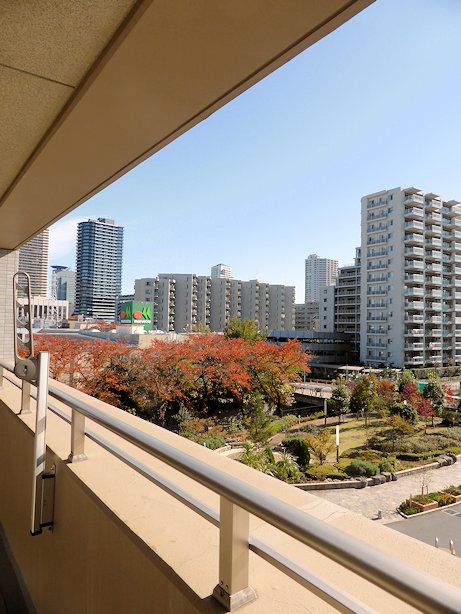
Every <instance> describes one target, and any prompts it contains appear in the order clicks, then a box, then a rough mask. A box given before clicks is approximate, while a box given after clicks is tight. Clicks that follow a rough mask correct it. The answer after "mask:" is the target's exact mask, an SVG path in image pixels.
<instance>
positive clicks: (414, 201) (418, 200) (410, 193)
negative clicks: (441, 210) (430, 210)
mask: <svg viewBox="0 0 461 614" xmlns="http://www.w3.org/2000/svg"><path fill="white" fill-rule="evenodd" d="M403 203H404V205H405V207H413V206H417V207H422V206H423V205H424V196H423V194H422V192H421V190H417V189H416V188H410V189H408V190H405V196H404V198H403Z"/></svg>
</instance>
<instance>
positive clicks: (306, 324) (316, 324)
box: [295, 301, 320, 330]
mask: <svg viewBox="0 0 461 614" xmlns="http://www.w3.org/2000/svg"><path fill="white" fill-rule="evenodd" d="M319 310H320V306H319V302H318V301H309V302H308V303H297V304H296V305H295V330H320V317H319V316H320V311H319Z"/></svg>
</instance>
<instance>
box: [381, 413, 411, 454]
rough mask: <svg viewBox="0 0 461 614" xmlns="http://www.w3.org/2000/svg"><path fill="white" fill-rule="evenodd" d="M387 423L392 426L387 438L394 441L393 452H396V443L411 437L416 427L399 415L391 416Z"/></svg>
mask: <svg viewBox="0 0 461 614" xmlns="http://www.w3.org/2000/svg"><path fill="white" fill-rule="evenodd" d="M386 422H387V424H388V425H389V426H390V429H389V431H387V433H386V436H387V437H388V438H389V439H390V440H391V441H392V450H395V444H396V442H397V441H399V440H401V439H403V438H404V437H406V436H408V435H411V434H412V433H413V431H414V427H413V425H412V424H410V423H409V422H408V421H407V420H405V419H404V418H402V416H399V415H398V414H394V415H392V416H389V417H388V418H387V419H386Z"/></svg>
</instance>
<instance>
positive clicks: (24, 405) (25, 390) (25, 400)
mask: <svg viewBox="0 0 461 614" xmlns="http://www.w3.org/2000/svg"><path fill="white" fill-rule="evenodd" d="M31 388H32V384H31V383H30V382H28V381H27V380H25V379H23V380H22V388H21V411H20V413H21V415H22V414H30V413H31V411H32V410H31V409H30V391H31Z"/></svg>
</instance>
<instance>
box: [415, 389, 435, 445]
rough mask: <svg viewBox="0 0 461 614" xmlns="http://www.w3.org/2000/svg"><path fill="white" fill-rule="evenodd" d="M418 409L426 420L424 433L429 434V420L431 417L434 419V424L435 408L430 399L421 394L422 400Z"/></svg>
mask: <svg viewBox="0 0 461 614" xmlns="http://www.w3.org/2000/svg"><path fill="white" fill-rule="evenodd" d="M416 411H417V412H418V414H419V415H420V416H421V417H422V418H423V420H424V434H425V435H426V434H427V421H428V419H429V418H431V420H432V424H434V408H433V407H432V403H431V402H430V401H429V399H425V398H424V397H423V396H422V395H421V400H420V402H419V403H418V405H417V407H416Z"/></svg>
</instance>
